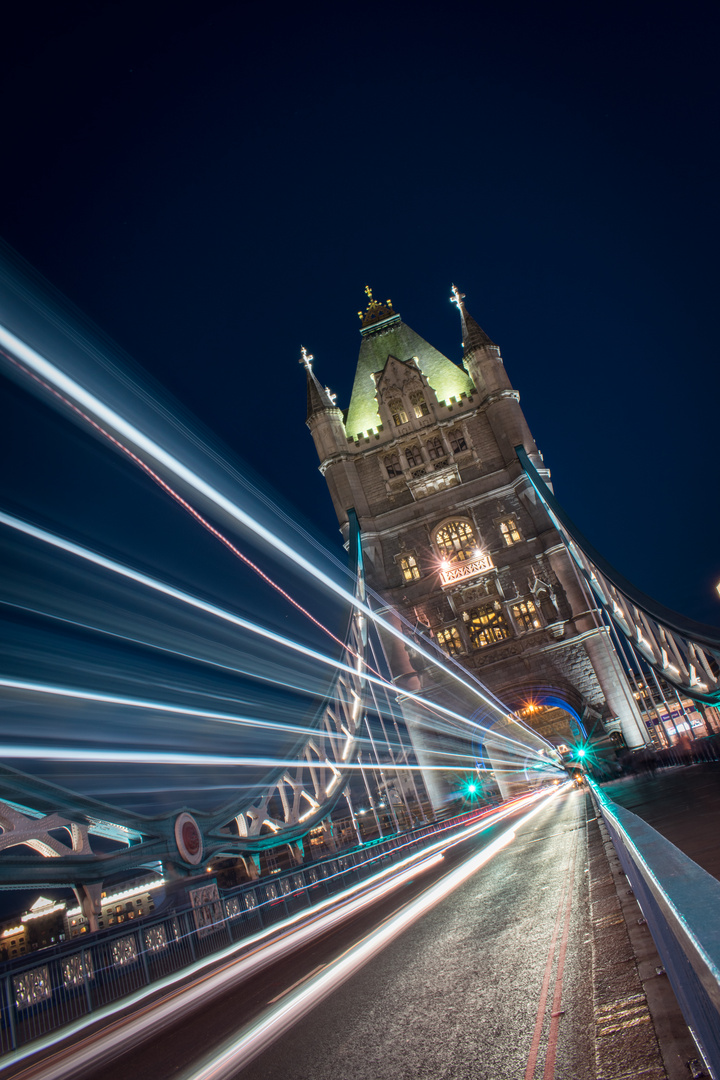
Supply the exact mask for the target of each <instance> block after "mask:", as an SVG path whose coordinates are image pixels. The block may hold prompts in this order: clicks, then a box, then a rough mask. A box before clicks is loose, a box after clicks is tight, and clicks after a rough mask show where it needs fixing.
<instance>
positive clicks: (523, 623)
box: [307, 292, 645, 797]
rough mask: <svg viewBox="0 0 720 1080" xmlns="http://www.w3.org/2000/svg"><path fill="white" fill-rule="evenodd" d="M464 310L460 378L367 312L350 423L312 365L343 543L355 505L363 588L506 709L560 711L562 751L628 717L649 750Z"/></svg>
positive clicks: (489, 358)
mask: <svg viewBox="0 0 720 1080" xmlns="http://www.w3.org/2000/svg"><path fill="white" fill-rule="evenodd" d="M456 302H457V305H458V308H459V312H460V316H461V321H462V329H463V358H462V360H463V366H462V367H460V366H459V365H455V364H453V363H452V361H450V360H449V359H448V358H447V357H444V356H442V354H440V353H439V352H438V351H437V350H436V349H434V348H433V347H432V346H431V345H429V343H428V342H426V341H424V339H422V338H421V337H420V336H419V335H417V334H416V333H415V332H414V331H413V330H411V328H410V327H408V326H407V325H406V324H405V323H403V321H402V319H401V318H400V316H399V315H396V314H395V313H394V312H393V311H392V308H391V306H390V304H389V302H388V304H387V305H380V304H378V303H377V302H376V301H373V300H372V299H371V302H370V306H369V308H368V311H367V312H366V313H365V316H364V319H363V326H362V329H361V336H362V340H361V348H360V356H359V360H358V367H357V374H356V379H355V385H354V388H353V394H352V398H351V402H350V407H349V409H348V410H347V412H346V413H344V414H343V413H342V412H341V410H340V409H339V408H337V407H336V406H335V404H334V400H333V399H331V398H330V397H329V396H328V394H327V392H326V391H325V390H323V389H322V387H321V386H320V384H319V383H318V381H317V379H316V377H315V375H314V373H313V371H312V367H311V366H310V365H309V364H308V365H307V378H308V418H307V424H308V427H309V428H310V431H311V433H312V435H313V439H314V441H315V445H316V447H317V451H318V454H319V457H320V469H321V471H322V473H323V475H324V476H325V479H326V481H327V484H328V488H329V490H330V494H331V497H332V500H333V504H334V506H335V510H336V512H337V516H338V521H339V523H340V527H341V529H342V530H343V532H344V533H345V534H346V533H347V522H348V517H347V511H348V509H349V508H350V507H354V508H355V511H356V513H357V515H358V519H359V522H360V528H361V530H362V535H363V550H364V552H365V556H366V566H367V577H368V584H369V585H370V587H371V588H373V589H374V590H376V592H378V593H379V594H381V596H382V597H383V599H384V600H385V601H386V602H387V604H388V605H389V606H390V607H391V608H394V609H396V610H397V611H399V612H401V613H402V614H403V615H404V616H405V617H406V618H407V619H408V620H409V621H410V623H411V624H413V625H414V626H415V627H416V632H417V633H419V634H421V635H423V637H425V638H428V639H431V640H432V641H433V642H435V643H436V644H437V645H439V646H440V647H441V648H442V649H443V650H444V651H445V652H446V653H447V654H448V655H450V656H453V657H454V659H455V660H456V661H457V662H459V663H460V664H461V665H462V666H463V667H464V668H466V669H467V670H468V671H470V672H472V673H474V674H475V675H476V676H477V677H478V678H479V679H480V680H481V681H482V682H483V683H484V684H485V685H486V686H487V687H488V688H489V689H490V690H491V691H493V692H494V693H496V694H497V695H498V696H499V697H500V698H501V699H502V700H503V701H504V702H505V703H506V704H507V705H508V706H509V708H510V709H513V710H523V709H525V710H527V707H528V705H529V704H531V703H534V704H535V705H536V706H537V705H539V706H540V707H542V706H543V705H546V707H547V708H548V709H554V714H553V715H554V716H555V719H556V723H555V726H554V728H552V725H551V728H552V729H551V730H549V731H548V730H543V735H545V736H549V737H550V738H551V740H553V739H554V741H555V742H560V741H564V740H565V739H566V738H567V737H568V736H569V734H570V732H569V729H568V715H572V714H576V716H577V717H579V718H580V720H581V721H582V723H583V724H584V726H585V727H586V729H588V730H589V729H591V728H593V727H594V728H595V732H596V734H597V732H598V731H601V730H602V721H603V720H607V719H612V718H616V717H619V718H620V720H621V721H622V728H623V733H624V736H625V739H626V741H627V743H628V745H630V746H637V745H641V744H642V742H643V741H644V738H645V736H644V729H643V725H642V722H641V720H640V716H639V714H638V712H637V709H636V706H635V703H634V699H633V697H632V694H631V693H630V691H629V689H628V687H627V684H626V682H625V679H624V676H623V675H622V672H621V669H620V666H619V663H618V661H617V658H616V657H615V655H614V652H613V650H612V646H611V644H610V642H609V639H608V637H607V634H606V632H605V630H604V629H603V628H602V627H601V626H599V625H598V622H597V619H596V617H595V615H594V614H593V612H592V611H591V610H589V604H588V600H587V597H586V595H585V592H584V591H583V588H582V586H581V584H580V582H579V579H578V576H577V574H576V572H575V570H574V567H573V564H572V562H571V559H570V557H569V555H568V553H567V551H566V549H565V547H564V546H563V544H562V542H561V540H560V537H559V535H558V533H557V531H556V530H555V528H554V527H553V525H552V522H551V521H550V519H549V517H548V516H547V514H546V512H545V510H544V508H543V507H542V506H541V505H540V504H539V503H538V501H537V499H536V497H535V494H534V491H533V489H532V488H531V486H530V484H529V482H528V481H527V479H526V477H525V474H524V472H523V470H522V468H521V466H520V463H519V461H518V458H517V455H516V453H515V447H516V446H518V445H523V446H524V447H525V450H526V451H527V453H528V454H529V455H530V458H531V460H532V461H533V463H534V464H535V466H536V468H537V469H538V470H539V471H540V473H541V475H542V476H543V477H544V478H545V479H546V480H547V481H548V482H549V478H550V473H549V471H548V469H547V468H546V467H545V465H544V463H543V460H542V456H541V455H540V453H539V452H538V449H537V446H536V445H535V442H534V440H533V438H532V435H531V434H530V431H529V428H528V426H527V423H526V421H525V417H524V415H523V412H522V409H521V408H520V398H519V394H518V393H517V391H516V390H515V389H514V388H513V387H512V385H511V383H510V380H509V378H508V376H507V372H506V370H505V366H504V363H503V360H502V357H501V354H500V349H499V348H498V346H497V345H495V344H494V342H492V341H491V340H490V339H489V338H488V336H487V335H486V334H485V333H484V331H483V330H482V329H481V328H480V327H479V326H478V325H477V323H476V322H475V321H474V320H473V319H472V318H471V316H470V315H469V314H468V313H467V311H466V310H465V307H464V304H463V300H462V297H461V295H460V294H459V293H457V292H456ZM387 645H388V649H389V652H390V662H391V666H392V668H393V673H394V675H395V678H396V682H397V684H398V686H399V687H401V688H406V689H410V690H421V691H422V693H423V694H425V695H430V696H432V697H433V698H435V699H438V700H439V699H443V700H446V699H447V700H453V701H454V702H455V705H453V706H451V707H458V708H462V709H463V710H465V713H466V714H467V711H468V710H471V711H473V712H477V701H472V700H464V701H463V700H462V698H463V695H462V692H459V691H458V689H457V687H456V686H454V685H451V683H452V680H450V682H448V680H447V679H445V678H444V677H443V675H442V674H441V673H438V670H437V669H436V668H435V667H434V666H433V665H427V664H422V663H419V662H417V658H415V659H414V658H413V656H412V654H411V652H408V650H407V649H406V648H404V647H403V646H402V644H401V643H398V642H397V641H396V640H395V639H392V638H391V639H390V640H389V641H388V643H387ZM550 703H552V704H550ZM563 709H567V710H568V711H567V712H564V711H562V710H563ZM478 715H480V713H478ZM547 719H549V717H546V720H547ZM410 722H411V724H412V720H411V721H410ZM528 722H529V723H530V724H532V722H533V721H532V716H531V715H530V718H529V720H528ZM542 726H543V728H547V723H545V724H543V725H542ZM539 727H540V725H538V729H539ZM415 734H416V736H417V731H416V733H415ZM418 738H419V742H418V741H416V748H417V747H418V745H419V744H422V743H423V738H425V739H426V741H427V740H429V742H428V746H430V749H431V750H432V745H431V744H432V740H433V736H432V735H431V734H430V733H428V734H427V736H426V737H418ZM420 752H421V753H422V745H421V746H420ZM430 786H432V781H431V782H430ZM435 796H436V797H439V795H438V793H437V792H435Z"/></svg>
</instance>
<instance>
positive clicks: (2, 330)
mask: <svg viewBox="0 0 720 1080" xmlns="http://www.w3.org/2000/svg"><path fill="white" fill-rule="evenodd" d="M0 344H2V345H3V346H4V349H3V350H2V351H3V354H4V355H5V356H6V358H7V359H8V360H9V361H10V363H12V364H14V365H16V366H17V367H19V368H20V369H21V370H22V369H24V370H25V371H26V373H27V374H29V375H30V377H31V378H32V379H34V380H35V381H37V382H39V383H40V384H41V385H44V387H45V388H46V389H47V390H49V391H50V393H51V394H53V395H54V396H55V397H56V398H58V399H59V400H61V401H62V402H63V403H64V404H65V405H66V407H68V408H70V409H71V410H72V411H73V412H74V413H75V414H76V415H79V416H80V417H81V418H82V419H83V420H84V422H86V423H88V424H89V425H91V426H92V427H93V428H94V429H95V430H97V431H99V432H100V433H101V434H102V435H103V436H104V437H105V438H107V439H109V440H110V441H111V442H113V443H114V444H115V445H116V446H117V447H118V448H119V449H120V450H121V451H122V452H123V453H125V454H127V455H129V456H130V457H132V459H133V460H134V461H136V463H137V464H138V465H139V466H140V467H141V468H142V469H143V470H144V471H145V472H147V473H148V474H149V475H151V476H152V477H153V479H155V481H156V482H157V483H159V484H160V486H161V487H163V488H164V489H165V490H166V491H167V492H168V493H169V494H170V495H171V496H172V497H173V498H174V499H176V500H177V501H178V502H179V503H180V504H181V505H183V506H184V508H185V509H186V510H187V511H188V512H189V513H191V514H192V515H193V516H194V517H195V518H196V519H197V520H198V521H199V522H200V523H201V524H202V525H203V527H204V528H207V529H209V531H210V532H211V533H213V534H214V535H215V536H216V537H217V538H218V539H219V540H220V541H221V542H222V543H223V544H225V545H226V546H228V547H230V548H231V550H233V551H234V553H235V554H237V556H238V557H239V558H241V559H242V560H243V561H244V562H246V563H247V564H248V565H252V566H253V568H254V569H255V570H256V572H258V573H260V574H261V576H263V577H265V579H266V580H267V581H268V583H269V584H270V585H272V587H273V588H276V589H277V590H278V591H279V592H281V593H282V594H283V595H285V596H286V598H287V599H288V600H289V601H290V602H291V603H292V604H294V606H295V607H296V608H298V609H299V610H301V611H304V609H303V608H302V607H301V605H299V604H298V603H297V601H295V600H293V599H292V597H290V596H289V594H287V593H285V592H284V590H282V589H281V588H280V586H278V585H276V583H274V582H273V581H272V579H270V578H268V577H267V575H264V574H263V572H262V571H261V570H260V569H259V568H258V567H255V566H254V564H252V563H251V562H250V560H249V559H247V557H246V556H244V555H242V553H241V552H239V550H238V549H236V548H235V547H234V546H233V545H232V544H231V543H230V541H229V540H228V539H227V538H226V537H224V536H223V535H222V534H221V533H220V532H219V531H218V530H216V529H215V528H214V527H213V526H212V525H210V523H209V522H206V521H205V519H204V518H203V517H202V515H200V514H199V513H198V511H197V510H195V509H194V507H192V506H191V505H190V504H189V503H187V502H186V500H184V499H183V498H182V496H181V495H179V493H177V492H175V491H174V489H172V488H171V487H170V485H168V484H167V482H166V481H165V480H163V479H162V478H161V477H160V476H159V475H158V474H157V473H155V472H154V470H153V469H151V468H150V466H149V465H148V464H147V462H146V461H144V460H143V459H142V458H140V457H139V456H138V454H136V453H135V452H134V451H133V450H131V449H130V446H128V445H126V444H131V445H132V446H134V447H135V448H136V449H137V450H138V451H139V452H142V453H143V454H144V455H145V456H146V457H147V458H149V459H150V460H151V461H153V462H154V464H155V465H156V467H160V468H163V469H166V470H167V471H168V472H169V473H170V474H171V475H172V476H175V477H176V478H177V479H178V480H180V481H181V482H182V483H183V484H185V485H187V487H189V488H190V489H191V490H194V491H195V492H196V493H197V494H199V495H201V496H202V497H203V498H204V499H206V500H207V501H208V502H209V503H210V504H212V505H214V506H216V507H217V508H218V509H219V510H221V511H222V512H223V513H225V514H227V515H228V517H230V518H231V519H234V520H235V521H236V522H238V524H240V525H242V526H243V527H244V528H246V529H248V530H249V531H250V532H252V533H254V534H255V535H256V536H257V537H259V538H260V539H261V540H263V541H264V543H266V544H267V545H268V546H269V547H271V548H273V549H274V550H275V551H277V552H279V553H280V554H281V555H283V556H284V557H285V558H286V559H288V560H289V561H290V562H291V563H294V564H295V565H296V566H298V567H300V568H301V569H302V570H303V571H304V572H305V573H306V574H308V575H309V576H310V577H311V578H314V579H315V580H316V581H319V582H320V583H321V584H322V585H323V586H324V587H325V588H327V589H328V590H330V591H331V592H333V593H335V595H337V596H339V597H341V598H342V599H343V600H344V601H345V602H346V603H348V604H350V605H351V606H352V607H353V608H355V609H356V610H358V611H361V612H363V614H365V615H366V616H368V617H369V618H371V619H372V620H373V622H375V623H376V624H377V625H379V626H382V627H383V629H384V630H385V631H386V632H388V633H390V634H392V635H393V636H394V637H396V638H398V639H399V640H400V641H402V642H403V644H410V645H411V647H412V648H413V649H414V650H415V651H416V652H417V653H419V654H420V655H422V656H423V657H424V658H425V659H426V660H429V661H430V662H431V663H432V664H433V665H434V666H435V667H439V668H440V669H441V670H442V671H444V672H445V673H446V674H447V675H448V676H449V677H450V678H451V679H452V680H453V681H454V682H456V683H459V684H460V685H462V686H463V687H464V688H465V689H466V690H470V691H471V692H472V693H473V694H475V695H476V696H477V697H479V698H480V699H481V700H482V701H483V702H484V703H485V704H486V705H488V706H489V707H490V708H491V709H492V710H493V711H494V712H496V713H498V714H499V715H500V716H502V717H503V719H504V720H505V721H506V722H508V723H510V724H511V725H515V726H517V727H520V728H521V730H522V731H523V732H524V733H525V735H526V736H531V737H534V738H535V739H536V741H537V742H540V743H543V744H544V745H546V746H549V745H550V744H549V743H547V741H546V740H545V739H543V738H542V737H541V736H540V735H538V734H537V733H536V732H533V731H532V729H530V728H528V727H527V725H525V724H523V723H522V722H521V721H520V720H518V718H517V717H516V716H514V714H513V713H511V712H509V711H508V710H506V709H504V708H502V707H501V706H500V704H499V703H498V702H497V701H495V700H493V698H491V697H489V696H488V695H487V693H485V692H484V690H483V689H482V688H481V685H480V684H479V683H476V682H474V681H473V682H472V683H471V682H468V681H467V679H466V678H465V677H464V675H460V674H459V673H458V672H457V671H456V670H453V668H452V667H449V666H447V665H446V664H444V663H441V662H440V660H439V659H438V657H437V655H436V654H434V653H433V652H430V651H428V650H427V649H426V648H424V647H423V646H422V645H420V644H419V643H417V642H409V641H408V639H407V638H406V637H405V635H404V634H403V633H402V632H401V631H399V630H398V629H397V628H396V627H395V626H393V624H392V623H390V622H388V621H387V620H385V619H383V618H382V617H381V616H380V615H378V614H376V613H375V612H373V611H372V609H371V608H370V607H369V606H368V605H367V604H366V603H365V602H363V601H362V600H360V599H358V598H357V597H356V596H354V594H353V593H352V592H350V591H348V590H347V589H345V588H344V587H343V586H342V585H339V584H338V583H337V582H336V581H334V580H333V579H332V578H331V577H330V576H329V575H328V574H326V573H324V572H323V571H322V570H321V569H320V568H319V567H317V566H315V565H314V564H313V563H311V562H310V561H309V560H308V559H306V558H305V557H304V556H303V555H301V554H300V553H299V552H298V551H297V550H296V549H294V548H293V547H291V546H290V545H289V544H287V543H285V541H284V540H282V539H281V538H280V537H278V536H276V535H275V534H274V533H273V532H272V531H271V530H269V529H267V528H266V527H265V526H264V525H262V524H261V523H260V522H259V521H257V520H256V519H255V518H253V517H252V515H251V514H248V513H247V512H246V511H245V510H243V509H242V508H241V507H239V506H238V505H237V504H236V503H235V502H233V501H232V500H231V499H229V498H228V497H227V496H225V495H223V494H222V493H221V492H220V491H218V490H217V488H215V487H213V485H212V484H210V483H208V482H207V481H206V480H204V479H203V478H202V477H200V476H199V475H198V474H197V473H196V472H194V471H193V470H192V469H191V468H189V467H188V466H187V465H185V464H183V463H182V462H181V461H179V460H178V459H177V458H176V457H174V456H173V455H172V454H171V453H170V452H169V451H168V450H166V449H164V448H163V447H161V446H159V445H158V444H157V443H156V442H155V441H154V440H153V439H151V438H150V437H149V436H148V435H146V434H145V433H144V432H141V431H140V430H139V429H138V428H137V427H136V426H135V425H134V424H132V423H131V422H130V421H128V420H127V419H126V418H125V417H123V416H121V415H120V414H119V413H118V412H117V411H116V410H115V409H112V408H111V407H110V406H109V405H107V404H106V403H105V402H103V401H101V400H100V399H99V398H98V397H97V396H96V395H94V394H92V393H91V392H90V391H89V390H87V389H86V388H85V387H83V386H81V385H80V384H79V383H78V382H77V381H76V380H75V379H73V378H71V377H70V376H69V375H67V374H66V373H65V372H63V371H61V370H60V368H58V367H57V366H56V365H55V364H53V363H52V362H51V361H50V360H48V359H47V358H46V357H43V356H41V355H40V353H38V352H37V351H36V350H35V349H33V348H31V347H30V346H29V345H27V344H26V343H25V342H24V341H22V340H21V339H20V338H18V337H17V336H16V335H15V334H13V333H12V331H11V330H9V329H8V328H7V327H5V326H2V325H0ZM89 414H92V415H89ZM102 424H104V425H106V427H107V428H110V429H111V430H112V431H115V432H116V433H117V435H113V434H112V433H111V431H106V430H105V429H104V428H103V427H102V426H101V425H102ZM117 436H119V438H118V437H117ZM121 439H122V440H125V441H124V442H122V441H121ZM304 613H305V614H307V615H308V617H309V618H310V619H311V620H312V621H313V622H314V623H315V624H316V625H317V626H319V627H320V628H321V629H323V630H324V631H325V632H326V633H330V634H331V636H332V637H334V635H332V633H331V632H330V631H328V630H327V628H326V627H324V626H323V625H322V623H320V622H319V620H317V619H315V617H314V616H312V615H310V614H309V613H308V612H304ZM335 640H337V641H339V639H337V638H335ZM339 643H340V644H341V645H342V646H343V647H345V646H344V644H343V643H342V642H339Z"/></svg>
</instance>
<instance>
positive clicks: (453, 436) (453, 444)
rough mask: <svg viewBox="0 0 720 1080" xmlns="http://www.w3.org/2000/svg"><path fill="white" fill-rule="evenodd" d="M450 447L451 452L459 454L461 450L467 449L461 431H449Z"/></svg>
mask: <svg viewBox="0 0 720 1080" xmlns="http://www.w3.org/2000/svg"><path fill="white" fill-rule="evenodd" d="M449 438H450V449H451V450H452V452H453V454H460V453H462V451H463V450H467V443H466V442H465V436H464V435H463V433H462V431H451V432H450V436H449Z"/></svg>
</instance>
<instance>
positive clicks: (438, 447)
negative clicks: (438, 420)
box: [425, 438, 445, 461]
mask: <svg viewBox="0 0 720 1080" xmlns="http://www.w3.org/2000/svg"><path fill="white" fill-rule="evenodd" d="M425 445H426V446H427V452H428V454H429V455H430V460H431V461H432V460H434V459H435V458H439V457H442V456H443V454H444V453H445V448H444V446H443V444H442V443H441V441H440V439H438V438H435V439H429V440H428V442H427V443H426V444H425Z"/></svg>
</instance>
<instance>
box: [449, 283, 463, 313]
mask: <svg viewBox="0 0 720 1080" xmlns="http://www.w3.org/2000/svg"><path fill="white" fill-rule="evenodd" d="M451 291H452V296H451V297H450V303H451V304H456V305H457V307H458V310H459V309H460V308H461V307H462V306H463V300H464V299H465V293H464V292H460V290H459V289H458V287H457V285H453V287H452V290H451Z"/></svg>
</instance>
